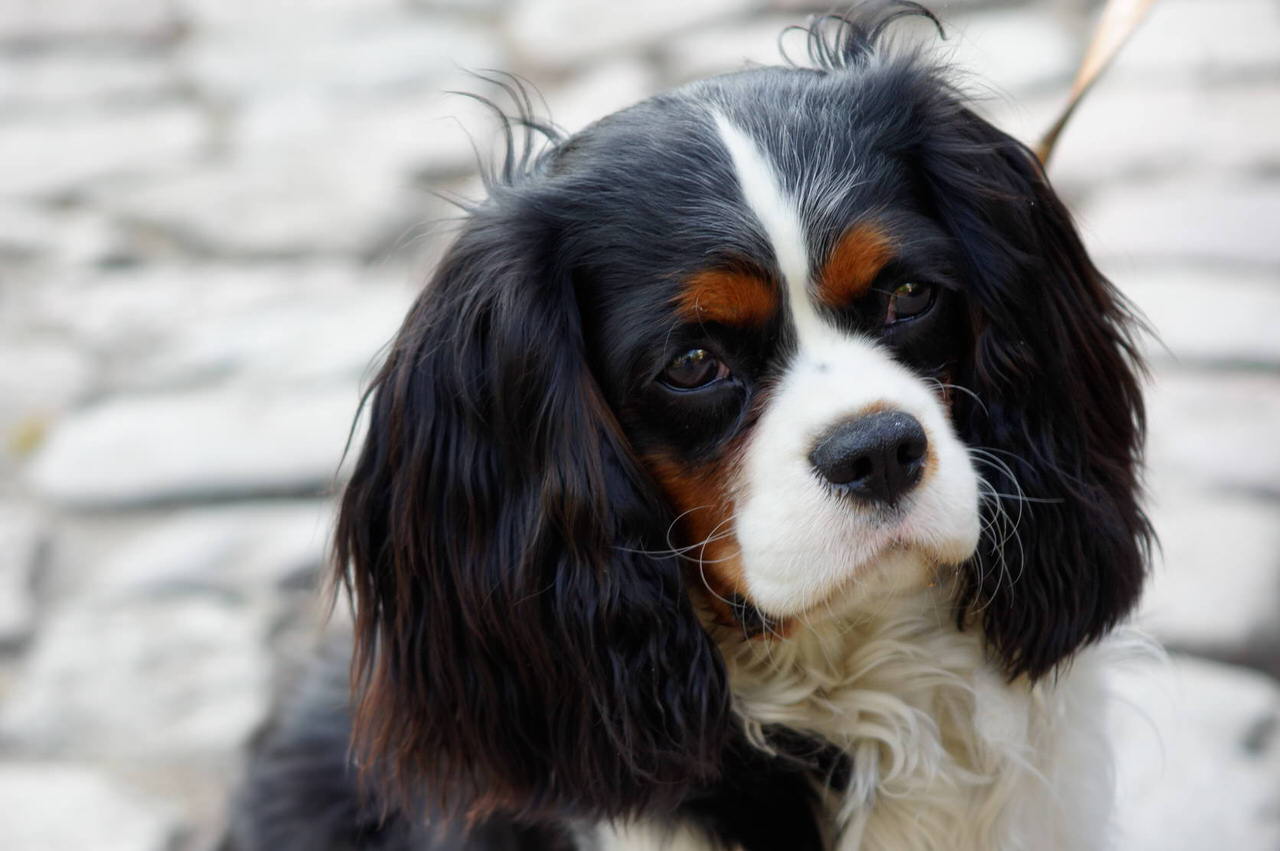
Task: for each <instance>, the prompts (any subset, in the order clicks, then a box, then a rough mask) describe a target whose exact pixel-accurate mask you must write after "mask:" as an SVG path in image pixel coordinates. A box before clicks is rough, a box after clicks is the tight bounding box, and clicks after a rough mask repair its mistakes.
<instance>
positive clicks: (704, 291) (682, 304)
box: [676, 269, 778, 328]
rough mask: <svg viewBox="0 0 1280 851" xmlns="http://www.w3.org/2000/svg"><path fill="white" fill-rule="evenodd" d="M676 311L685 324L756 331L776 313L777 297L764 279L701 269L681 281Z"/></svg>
mask: <svg viewBox="0 0 1280 851" xmlns="http://www.w3.org/2000/svg"><path fill="white" fill-rule="evenodd" d="M676 310H677V312H678V313H679V314H680V316H681V317H683V318H684V319H685V320H686V321H688V322H719V323H721V324H723V325H735V326H740V327H751V328H759V327H761V326H763V325H765V324H766V323H767V322H768V321H769V320H770V319H771V318H772V317H773V315H774V314H775V313H776V312H777V310H778V297H777V295H776V294H775V293H774V292H773V290H772V289H771V288H770V287H769V285H768V284H767V283H766V282H765V281H764V279H762V278H760V277H758V276H756V275H752V274H749V273H747V272H737V271H732V270H727V269H703V270H702V271H700V272H697V273H695V274H694V275H692V276H691V277H690V278H689V279H688V280H686V281H685V283H684V287H683V288H682V289H681V291H680V294H679V295H678V296H676Z"/></svg>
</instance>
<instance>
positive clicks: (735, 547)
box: [643, 453, 746, 625]
mask: <svg viewBox="0 0 1280 851" xmlns="http://www.w3.org/2000/svg"><path fill="white" fill-rule="evenodd" d="M732 457H734V454H733V453H728V454H727V456H726V458H732ZM643 460H644V464H645V466H646V467H647V468H648V469H649V472H650V473H651V474H652V475H653V477H654V478H655V479H656V480H657V481H658V484H659V485H660V486H661V488H662V491H663V493H664V494H665V495H666V497H667V501H668V502H670V503H671V505H672V507H673V508H675V511H676V514H677V515H678V519H677V520H676V529H677V532H678V536H675V537H674V539H673V543H674V544H675V546H676V547H679V548H680V549H681V550H682V552H683V553H684V556H685V558H684V560H683V561H684V568H685V571H686V575H687V577H688V579H689V585H690V587H691V588H693V589H695V591H697V592H698V593H700V594H701V596H702V597H703V598H704V599H705V600H706V602H707V604H708V606H709V607H710V608H711V610H712V611H713V612H714V614H715V616H716V620H717V622H719V623H722V624H724V625H731V624H733V623H735V620H734V617H733V612H732V609H731V607H730V606H729V604H728V602H726V601H728V600H731V599H733V598H734V595H741V596H745V595H746V581H745V578H744V576H743V567H742V557H741V553H742V548H741V546H740V545H739V544H738V538H737V536H736V535H735V534H734V532H733V527H732V519H731V518H732V516H733V498H732V496H731V495H730V493H729V477H730V465H731V464H732V462H731V461H728V460H724V459H722V460H720V461H718V462H716V463H713V464H709V465H706V466H703V467H700V468H696V469H691V468H689V467H687V466H686V465H684V464H683V463H681V462H678V461H674V460H672V459H670V458H668V457H666V456H663V455H651V456H646V457H645V458H644V459H643Z"/></svg>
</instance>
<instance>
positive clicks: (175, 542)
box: [56, 500, 334, 601]
mask: <svg viewBox="0 0 1280 851" xmlns="http://www.w3.org/2000/svg"><path fill="white" fill-rule="evenodd" d="M333 512H334V506H333V504H332V503H331V502H329V501H327V500H282V501H271V502H252V501H250V502H239V503H236V504H234V505H223V506H213V507H208V508H188V509H180V510H177V511H172V512H167V513H165V514H163V515H161V516H153V517H148V518H147V522H145V523H143V524H140V525H138V526H137V527H135V528H133V529H132V530H130V531H129V532H127V533H126V534H124V535H112V534H110V532H109V531H107V530H103V529H101V528H99V529H98V530H96V534H95V533H94V532H89V533H88V534H86V533H85V532H84V531H81V532H79V534H76V533H71V535H72V537H75V538H79V540H76V541H71V542H68V544H69V546H68V547H67V550H69V551H66V552H61V553H59V554H58V555H57V556H56V558H57V559H58V561H59V562H61V563H60V564H59V565H58V568H59V570H60V571H61V572H63V573H65V574H67V575H69V576H72V575H73V576H76V577H78V579H77V583H76V593H78V594H85V595H93V596H94V597H95V598H102V599H104V600H107V601H119V600H127V599H130V598H145V597H147V596H156V595H162V594H173V593H182V592H193V591H213V592H220V593H223V594H235V595H240V594H245V593H251V592H252V593H257V592H262V591H267V592H269V591H270V590H272V589H274V588H277V587H280V586H289V585H292V584H297V583H300V582H307V581H308V579H309V578H310V577H311V576H312V575H313V573H314V572H315V571H316V570H317V569H318V568H319V567H320V566H321V565H322V564H323V563H324V562H325V559H326V556H327V551H326V548H327V545H328V541H329V527H330V524H331V522H332V519H333ZM67 536H68V533H67V532H66V531H64V532H63V533H62V536H61V537H63V538H64V539H65V538H66V537H67ZM68 559H85V560H86V561H87V562H89V563H87V564H80V565H69V564H66V563H65V562H66V561H67V560H68Z"/></svg>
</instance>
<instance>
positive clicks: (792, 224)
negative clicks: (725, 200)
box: [715, 114, 819, 338]
mask: <svg viewBox="0 0 1280 851" xmlns="http://www.w3.org/2000/svg"><path fill="white" fill-rule="evenodd" d="M715 119H716V127H717V128H718V129H719V131H720V139H721V141H722V142H724V146H725V149H726V150H728V152H729V158H730V159H731V160H732V162H733V169H734V172H735V173H736V174H737V178H738V185H739V186H740V187H741V189H742V197H743V200H745V201H746V202H747V207H749V208H750V209H751V212H752V213H754V214H755V217H756V219H758V220H759V222H760V225H761V226H762V227H763V228H764V233H765V236H766V237H767V238H768V240H769V244H770V245H771V246H772V248H773V254H774V257H776V258H777V260H778V268H779V270H780V271H781V272H782V278H783V280H784V281H785V282H786V287H787V301H788V303H789V304H790V306H791V317H792V321H793V322H795V325H796V331H797V332H798V333H799V334H800V336H801V338H803V337H804V336H805V333H804V332H805V331H808V330H816V329H817V328H818V327H819V325H818V314H817V311H815V310H814V308H813V304H812V303H811V302H810V301H809V249H808V246H807V243H806V242H805V233H804V225H803V224H801V222H800V215H799V213H798V211H797V210H796V205H795V203H794V202H793V201H792V199H791V198H789V197H788V196H787V193H786V191H785V190H784V189H783V188H782V183H781V181H779V180H778V174H777V172H776V171H775V170H774V168H773V164H772V163H770V162H769V158H768V157H767V156H766V155H765V153H764V152H763V151H761V150H760V148H759V146H758V145H756V143H755V141H754V140H753V139H752V138H751V137H750V136H748V135H747V134H746V133H744V132H743V131H742V130H741V129H739V128H737V127H735V126H734V125H733V124H731V123H730V122H729V119H727V118H725V117H724V116H723V115H718V114H717V115H716V116H715Z"/></svg>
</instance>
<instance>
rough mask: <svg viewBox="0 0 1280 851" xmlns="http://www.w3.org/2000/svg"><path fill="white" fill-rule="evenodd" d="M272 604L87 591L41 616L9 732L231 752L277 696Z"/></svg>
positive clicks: (125, 751)
mask: <svg viewBox="0 0 1280 851" xmlns="http://www.w3.org/2000/svg"><path fill="white" fill-rule="evenodd" d="M266 638H267V635H266V618H265V617H264V616H263V614H262V612H260V611H258V610H257V609H255V608H253V607H250V606H248V605H246V604H244V603H239V602H236V601H234V600H232V599H228V598H227V597H217V596H213V595H207V594H206V595H200V596H195V595H178V594H169V595H163V596H157V597H154V598H152V599H148V600H137V599H131V600H127V601H123V600H122V601H114V602H104V601H101V600H97V599H78V600H73V601H70V602H68V603H66V604H64V605H63V606H62V607H60V608H59V609H57V610H55V611H54V612H52V613H51V615H50V617H49V618H48V620H47V621H46V622H45V623H44V624H43V625H42V628H41V630H40V632H39V633H38V635H37V638H36V642H35V644H34V646H33V648H32V649H31V651H30V653H29V655H28V657H27V659H26V663H25V665H24V667H23V670H22V671H21V673H20V675H19V677H18V679H17V681H16V683H15V684H14V687H13V689H12V691H11V693H10V694H9V695H8V697H7V699H6V701H5V703H4V704H3V706H0V735H2V736H3V737H4V739H6V740H7V741H8V742H9V743H11V747H17V748H19V749H20V750H21V751H22V752H23V753H27V754H74V755H76V756H77V757H82V756H94V757H101V758H113V759H133V758H137V759H157V758H160V759H173V758H175V757H184V756H187V757H199V756H204V755H214V756H218V755H225V754H227V753H229V752H231V751H232V750H234V749H235V748H238V747H240V746H242V745H243V744H245V742H246V741H247V739H248V736H249V735H250V734H251V732H252V731H253V729H254V727H255V726H256V725H257V724H258V723H259V722H260V721H261V720H262V718H263V717H264V715H265V713H266V710H267V705H268V702H269V699H268V698H269V696H268V691H269V678H270V664H269V661H268V658H267V651H266V646H265V644H266Z"/></svg>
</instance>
